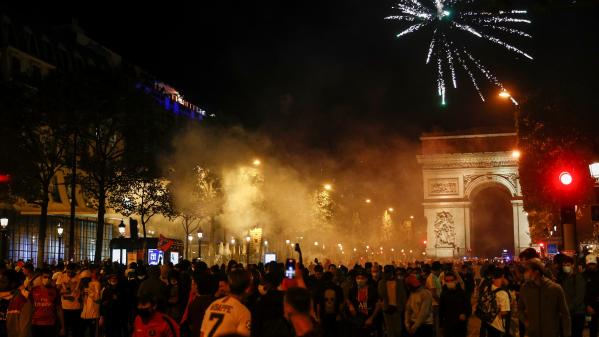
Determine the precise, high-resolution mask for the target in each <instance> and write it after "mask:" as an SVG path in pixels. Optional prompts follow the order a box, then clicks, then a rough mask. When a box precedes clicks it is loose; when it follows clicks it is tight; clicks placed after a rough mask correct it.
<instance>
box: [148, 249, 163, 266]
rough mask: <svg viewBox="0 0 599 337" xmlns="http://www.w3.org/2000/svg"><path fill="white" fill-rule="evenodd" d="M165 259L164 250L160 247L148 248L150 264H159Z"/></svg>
mask: <svg viewBox="0 0 599 337" xmlns="http://www.w3.org/2000/svg"><path fill="white" fill-rule="evenodd" d="M163 261H164V252H163V251H161V250H158V249H148V264H149V265H150V266H157V265H159V264H162V262H163Z"/></svg>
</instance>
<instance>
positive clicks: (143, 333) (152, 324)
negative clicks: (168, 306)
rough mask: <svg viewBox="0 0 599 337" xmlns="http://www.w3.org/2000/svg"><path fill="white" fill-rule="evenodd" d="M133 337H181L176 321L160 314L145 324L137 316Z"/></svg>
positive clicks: (157, 313) (156, 313)
mask: <svg viewBox="0 0 599 337" xmlns="http://www.w3.org/2000/svg"><path fill="white" fill-rule="evenodd" d="M133 337H180V335H179V325H178V324H177V322H175V320H174V319H172V318H170V317H168V316H167V315H165V314H163V313H160V312H155V313H154V315H153V316H152V317H151V318H150V319H149V320H148V321H147V322H145V323H144V321H143V320H142V319H141V317H139V316H137V317H135V323H134V331H133Z"/></svg>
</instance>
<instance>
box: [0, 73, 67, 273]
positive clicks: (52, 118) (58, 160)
mask: <svg viewBox="0 0 599 337" xmlns="http://www.w3.org/2000/svg"><path fill="white" fill-rule="evenodd" d="M47 82H51V79H50V80H48V81H47ZM41 87H42V88H43V87H44V85H42V86H41ZM4 89H6V91H4V92H3V93H4V95H5V96H4V97H2V99H1V100H2V102H3V103H2V105H3V106H2V107H1V108H2V109H0V110H2V111H3V112H2V117H3V120H4V121H6V124H5V125H4V127H3V128H2V129H3V130H2V131H3V132H2V133H3V134H4V135H5V136H6V137H5V140H6V144H7V145H8V146H7V150H8V151H7V152H6V153H8V154H9V158H6V160H7V161H6V163H8V166H5V171H7V172H9V173H10V175H11V177H12V179H11V183H10V185H11V186H10V192H11V196H14V197H17V198H20V199H22V200H25V201H26V202H28V203H30V204H34V205H37V206H39V207H40V218H39V223H38V238H37V262H38V263H42V262H43V261H44V255H45V249H46V247H45V243H46V231H47V224H48V204H49V202H50V187H51V186H52V184H53V183H54V178H55V175H56V173H57V172H58V171H60V170H61V169H62V168H63V167H64V166H65V156H66V154H67V148H68V135H69V134H68V129H67V128H66V127H65V115H63V114H56V113H52V111H51V109H48V107H47V106H46V105H45V104H43V102H44V95H45V94H47V93H46V92H45V91H43V90H33V89H32V88H30V87H24V86H17V85H16V84H14V85H9V86H8V87H5V88H4ZM3 162H4V160H3Z"/></svg>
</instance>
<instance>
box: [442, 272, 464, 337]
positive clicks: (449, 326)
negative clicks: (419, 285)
mask: <svg viewBox="0 0 599 337" xmlns="http://www.w3.org/2000/svg"><path fill="white" fill-rule="evenodd" d="M444 277H445V278H444V282H443V283H444V285H443V290H441V297H440V299H439V319H440V320H441V326H442V328H443V335H444V336H452V337H465V336H466V328H467V325H468V316H470V312H471V307H470V301H469V300H468V296H467V295H466V291H465V290H464V289H462V286H461V285H460V283H459V282H457V280H456V275H455V274H454V273H453V272H451V271H449V272H445V276H444Z"/></svg>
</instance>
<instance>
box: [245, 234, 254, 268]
mask: <svg viewBox="0 0 599 337" xmlns="http://www.w3.org/2000/svg"><path fill="white" fill-rule="evenodd" d="M251 240H252V238H251V237H250V236H249V235H248V236H246V237H245V243H246V247H245V255H246V266H248V267H249V265H250V242H251Z"/></svg>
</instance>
